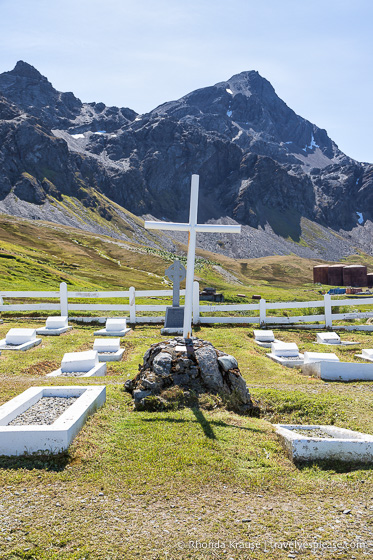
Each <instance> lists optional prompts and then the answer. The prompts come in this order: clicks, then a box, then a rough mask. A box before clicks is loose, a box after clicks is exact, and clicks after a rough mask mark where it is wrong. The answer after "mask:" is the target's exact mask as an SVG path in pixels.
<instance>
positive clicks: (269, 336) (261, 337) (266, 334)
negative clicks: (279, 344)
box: [253, 330, 275, 342]
mask: <svg viewBox="0 0 373 560" xmlns="http://www.w3.org/2000/svg"><path fill="white" fill-rule="evenodd" d="M253 333H254V339H255V340H256V341H257V342H274V341H275V335H274V334H273V331H264V330H263V331H258V330H254V331H253Z"/></svg>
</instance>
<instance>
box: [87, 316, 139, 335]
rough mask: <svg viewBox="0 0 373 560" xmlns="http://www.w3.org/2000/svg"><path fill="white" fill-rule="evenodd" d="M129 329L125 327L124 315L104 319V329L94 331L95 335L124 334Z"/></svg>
mask: <svg viewBox="0 0 373 560" xmlns="http://www.w3.org/2000/svg"><path fill="white" fill-rule="evenodd" d="M130 330H131V329H129V328H127V320H126V318H125V317H121V318H119V317H115V318H108V319H106V324H105V328H104V329H100V330H99V331H95V332H94V333H93V334H94V335H95V336H125V335H126V334H127V333H128V332H129V331H130Z"/></svg>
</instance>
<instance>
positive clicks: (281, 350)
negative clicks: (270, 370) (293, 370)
mask: <svg viewBox="0 0 373 560" xmlns="http://www.w3.org/2000/svg"><path fill="white" fill-rule="evenodd" d="M271 349H272V352H270V353H269V354H266V356H267V358H270V359H271V360H273V361H274V362H277V363H278V364H281V365H282V366H286V367H297V366H301V365H302V364H303V354H300V353H299V349H298V346H297V345H296V344H295V342H272V343H271Z"/></svg>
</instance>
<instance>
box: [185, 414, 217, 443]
mask: <svg viewBox="0 0 373 560" xmlns="http://www.w3.org/2000/svg"><path fill="white" fill-rule="evenodd" d="M191 410H192V412H193V414H194V416H195V417H196V420H197V421H198V422H199V423H200V425H201V428H202V430H203V432H204V434H205V436H206V437H208V438H209V439H216V435H215V432H214V430H213V429H212V426H211V423H210V422H209V421H208V420H207V418H206V416H205V415H204V414H203V412H202V410H201V409H200V408H192V409H191Z"/></svg>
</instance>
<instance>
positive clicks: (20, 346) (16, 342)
mask: <svg viewBox="0 0 373 560" xmlns="http://www.w3.org/2000/svg"><path fill="white" fill-rule="evenodd" d="M40 343H41V338H36V330H35V329H17V328H14V329H10V330H9V331H8V333H7V334H6V336H5V338H3V339H2V340H0V350H22V351H23V350H28V349H29V348H32V347H33V346H37V345H38V344H40Z"/></svg>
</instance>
